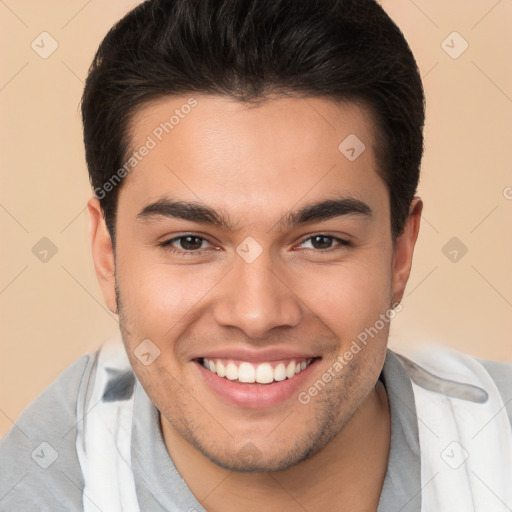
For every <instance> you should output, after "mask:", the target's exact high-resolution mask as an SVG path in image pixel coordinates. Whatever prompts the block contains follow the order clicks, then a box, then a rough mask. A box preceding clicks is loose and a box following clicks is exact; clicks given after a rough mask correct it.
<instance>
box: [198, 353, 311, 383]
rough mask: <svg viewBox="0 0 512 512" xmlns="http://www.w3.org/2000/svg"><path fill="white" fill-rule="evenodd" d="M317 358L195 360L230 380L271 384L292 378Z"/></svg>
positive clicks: (203, 358)
mask: <svg viewBox="0 0 512 512" xmlns="http://www.w3.org/2000/svg"><path fill="white" fill-rule="evenodd" d="M318 359H320V358H319V357H310V358H307V359H289V360H286V361H284V360H283V361H272V362H261V363H249V362H246V361H233V360H227V359H207V358H205V357H202V358H199V359H197V362H198V363H199V364H201V365H202V366H204V367H205V368H206V369H207V370H209V371H210V372H211V373H214V374H216V375H217V376H218V377H222V378H224V379H227V380H230V381H236V382H240V383H246V384H253V383H255V384H272V383H274V382H282V381H284V380H287V379H293V378H294V377H295V376H296V375H298V374H299V373H301V372H302V371H304V370H305V369H306V368H308V367H309V366H310V365H311V364H312V363H313V362H314V361H316V360H318Z"/></svg>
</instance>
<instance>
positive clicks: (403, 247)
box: [393, 197, 423, 305]
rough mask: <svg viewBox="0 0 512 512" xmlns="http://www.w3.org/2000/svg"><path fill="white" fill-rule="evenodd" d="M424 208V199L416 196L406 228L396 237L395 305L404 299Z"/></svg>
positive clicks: (394, 263)
mask: <svg viewBox="0 0 512 512" xmlns="http://www.w3.org/2000/svg"><path fill="white" fill-rule="evenodd" d="M422 210H423V201H422V200H421V199H420V198H419V197H415V198H414V199H413V200H412V202H411V206H410V208H409V215H408V216H407V219H406V221H405V226H404V229H403V231H402V233H401V234H400V236H398V237H397V239H396V243H395V254H394V259H393V305H395V304H398V303H399V302H400V301H401V300H402V297H403V295H404V290H405V285H406V284H407V281H408V280H409V274H410V273H411V266H412V255H413V252H414V246H415V245H416V240H417V239H418V233H419V230H420V219H421V212H422Z"/></svg>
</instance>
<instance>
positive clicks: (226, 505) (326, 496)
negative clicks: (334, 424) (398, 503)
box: [161, 381, 391, 512]
mask: <svg viewBox="0 0 512 512" xmlns="http://www.w3.org/2000/svg"><path fill="white" fill-rule="evenodd" d="M390 424H391V422H390V413H389V404H388V398H387V394H386V391H385V388H384V386H383V385H382V383H381V382H380V381H378V382H377V385H376V386H375V388H374V389H372V391H371V392H370V393H369V394H368V396H367V397H366V398H365V400H364V401H363V403H362V404H361V405H360V407H359V408H358V410H357V411H356V413H355V414H354V415H353V416H352V418H351V419H350V421H349V422H348V423H347V424H346V425H345V426H344V428H343V429H342V430H341V431H340V432H339V433H338V434H337V435H336V436H335V437H334V438H333V439H332V440H331V441H330V442H329V443H328V444H327V445H326V446H325V447H324V448H323V449H322V450H321V451H320V452H318V453H317V454H316V455H315V456H314V457H312V458H310V459H307V460H305V461H302V462H301V463H299V464H297V465H296V466H293V467H291V468H289V469H287V470H285V471H279V472H274V473H234V472H231V471H228V470H226V469H223V468H221V467H219V466H217V465H216V464H214V463H213V462H211V461H210V460H209V459H207V458H206V457H205V456H204V455H202V454H201V453H200V452H198V451H197V450H196V449H195V448H194V447H193V446H191V445H190V444H188V443H187V442H186V441H184V440H183V439H182V438H181V437H180V436H179V435H178V434H177V433H176V432H175V431H174V429H173V428H172V427H171V426H170V425H169V424H168V423H167V421H164V420H162V417H161V425H162V431H163V435H164V441H165V444H166V447H167V450H168V452H169V453H170V454H171V455H172V459H173V462H174V464H175V465H176V467H177V469H178V471H179V472H180V474H181V475H182V477H183V478H184V480H185V482H186V483H187V485H188V487H189V488H190V490H191V491H192V493H193V494H194V495H195V496H196V498H197V499H198V501H200V502H201V503H202V505H203V506H204V507H205V508H206V509H207V510H208V511H209V512H217V511H219V512H220V511H222V512H235V511H239V510H253V509H254V510H280V511H281V512H288V511H290V512H292V511H297V510H308V511H309V512H315V511H321V510H322V511H323V510H326V509H328V508H332V503H333V501H334V500H336V502H337V503H343V510H350V511H351V512H363V511H364V512H367V511H372V510H373V511H374V510H376V509H377V506H378V503H379V498H380V494H381V491H382V486H383V483H384V476H385V473H386V468H387V462H388V455H389V445H390V438H391V426H390Z"/></svg>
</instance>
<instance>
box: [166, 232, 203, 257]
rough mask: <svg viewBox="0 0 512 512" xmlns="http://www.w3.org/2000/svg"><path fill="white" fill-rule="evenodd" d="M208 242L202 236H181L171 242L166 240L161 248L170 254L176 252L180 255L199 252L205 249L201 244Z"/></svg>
mask: <svg viewBox="0 0 512 512" xmlns="http://www.w3.org/2000/svg"><path fill="white" fill-rule="evenodd" d="M207 243H208V240H206V238H203V237H202V236H196V235H182V236H177V237H176V238H172V239H171V240H167V241H166V242H163V243H162V244H160V245H161V247H163V248H164V249H166V250H168V251H171V252H178V253H182V254H186V253H192V252H199V251H200V250H202V249H204V248H205V247H204V246H203V244H207Z"/></svg>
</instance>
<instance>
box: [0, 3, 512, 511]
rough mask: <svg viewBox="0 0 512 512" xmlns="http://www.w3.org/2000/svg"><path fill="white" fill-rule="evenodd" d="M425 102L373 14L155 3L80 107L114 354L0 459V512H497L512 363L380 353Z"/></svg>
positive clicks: (505, 485) (61, 393) (511, 416)
mask: <svg viewBox="0 0 512 512" xmlns="http://www.w3.org/2000/svg"><path fill="white" fill-rule="evenodd" d="M423 102H424V99H423V91H422V86H421V81H420V78H419V75H418V71H417V67H416V64H415V61H414V58H413V56H412V54H411V52H410V50H409V48H408V46H407V43H406V42H405V40H404V38H403V36H402V34H401V33H400V31H399V30H398V28H397V27H396V26H395V25H394V23H393V22H392V21H391V20H390V19H389V17H388V16H387V15H386V14H385V13H384V11H383V10H382V8H381V7H380V6H379V5H378V4H377V3H376V2H374V1H370V0H358V1H355V0H338V1H336V0H323V1H322V2H317V1H312V0H301V1H300V2H297V1H293V0H272V1H270V0H250V1H241V0H218V1H215V2H213V1H208V0H197V1H190V0H153V1H149V2H146V3H144V4H142V5H141V6H139V7H137V8H136V9H134V10H133V11H132V12H131V13H129V14H128V15H127V16H126V17H125V18H124V19H123V20H121V21H120V22H119V23H118V24H117V25H116V26H115V27H114V28H113V29H112V30H111V31H110V32H109V34H108V35H107V36H106V38H105V39H104V41H103V43H102V44H101V46H100V48H99V50H98V53H97V55H96V58H95V60H94V62H93V65H92V67H91V69H90V72H89V76H88V79H87V83H86V87H85V92H84V96H83V104H82V112H83V122H84V141H85V149H86V157H87V164H88V168H89V173H90V178H91V183H92V186H93V189H94V197H92V198H91V199H90V201H89V203H88V212H89V226H90V239H91V245H92V252H93V259H94V264H95V268H96V272H97V276H98V280H99V283H100V285H101V288H102V291H103V294H104V297H105V301H106V304H107V305H108V307H109V309H110V310H111V311H113V312H115V313H116V314H118V315H119V325H120V331H121V337H122V342H123V345H124V348H123V345H121V344H119V343H118V344H116V343H113V344H111V345H106V346H104V347H102V349H101V350H100V351H99V352H98V353H96V354H93V355H89V356H85V357H83V358H82V359H80V360H78V361H77V362H76V363H75V364H74V365H73V366H72V367H70V368H69V369H68V370H67V371H66V372H65V373H63V374H62V375H61V376H60V377H59V378H58V379H57V381H56V382H55V383H54V384H52V385H51V386H50V388H48V389H47V390H46V391H45V392H44V393H43V394H42V395H41V396H40V397H39V398H38V399H37V400H36V401H35V402H34V403H33V404H32V405H31V406H30V407H29V408H28V409H27V410H26V411H25V412H24V414H23V415H22V416H21V418H20V419H19V421H18V422H17V426H16V427H14V428H13V429H12V430H11V432H10V433H9V434H8V436H7V437H6V438H5V440H4V441H3V442H2V444H1V445H0V457H1V459H0V461H1V462H0V471H1V474H0V477H1V480H0V509H1V510H16V511H18V510H52V511H54V510H86V511H89V510H101V511H104V512H107V511H108V512H111V511H117V510H126V511H137V510H141V511H146V510H147V511H158V510H171V511H202V510H207V511H209V512H211V511H222V512H231V511H240V510H243V511H260V510H276V511H277V510H278V511H280V512H282V511H297V510H306V511H311V512H313V511H320V510H326V509H332V510H347V511H375V510H378V512H387V511H399V510H400V511H420V510H423V511H428V512H433V511H436V512H440V511H448V510H449V511H453V510H457V511H466V510H468V511H469V510H478V511H481V510H485V511H487V512H489V511H502V510H510V508H511V507H512V491H511V489H510V487H511V486H510V481H511V475H512V435H511V423H512V408H511V404H512V368H511V367H510V366H508V365H505V364H500V363H492V362H483V361H477V360H475V359H472V358H470V357H469V356H466V355H464V354H460V353H457V352H452V351H446V352H444V351H443V352H438V353H436V354H434V356H428V355H426V356H424V357H422V358H420V359H419V360H418V361H415V362H413V361H410V360H408V359H406V358H404V357H401V356H399V355H397V354H394V353H393V352H391V351H389V350H388V349H387V339H388V333H389V325H390V320H391V319H392V318H393V317H394V316H395V315H396V314H398V312H399V311H400V309H401V305H400V301H401V299H402V296H403V293H404V289H405V286H406V283H407V280H408V277H409V272H410V268H411V263H412V255H413V249H414V245H415V242H416V239H417V235H418V230H419V225H420V216H421V210H422V202H421V200H420V199H419V198H418V197H415V191H416V187H417V183H418V176H419V166H420V160H421V155H422V145H423V138H422V127H423V121H424V109H423Z"/></svg>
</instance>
